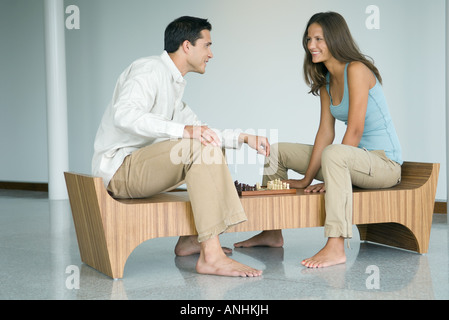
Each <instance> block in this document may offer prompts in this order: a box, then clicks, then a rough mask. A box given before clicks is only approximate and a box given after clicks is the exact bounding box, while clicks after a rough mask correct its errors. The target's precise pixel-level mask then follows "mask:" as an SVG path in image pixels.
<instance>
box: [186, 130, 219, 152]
mask: <svg viewBox="0 0 449 320" xmlns="http://www.w3.org/2000/svg"><path fill="white" fill-rule="evenodd" d="M183 138H185V139H197V140H199V141H200V142H201V143H202V144H203V145H205V146H207V145H210V144H211V145H213V146H215V147H219V146H221V141H220V138H219V137H218V136H217V134H216V133H215V132H214V131H213V130H212V129H210V128H209V127H208V126H185V127H184V134H183Z"/></svg>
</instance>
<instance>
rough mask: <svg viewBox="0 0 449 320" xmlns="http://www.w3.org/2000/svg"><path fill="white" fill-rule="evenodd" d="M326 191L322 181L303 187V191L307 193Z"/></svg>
mask: <svg viewBox="0 0 449 320" xmlns="http://www.w3.org/2000/svg"><path fill="white" fill-rule="evenodd" d="M325 191H326V186H325V185H324V183H318V184H314V185H312V186H308V187H307V188H305V189H304V192H307V193H310V192H312V193H316V192H325Z"/></svg>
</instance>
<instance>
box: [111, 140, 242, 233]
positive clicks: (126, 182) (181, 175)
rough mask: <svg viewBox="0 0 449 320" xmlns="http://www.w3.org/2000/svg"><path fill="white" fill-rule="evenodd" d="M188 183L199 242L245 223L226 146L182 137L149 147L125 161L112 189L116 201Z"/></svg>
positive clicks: (113, 180) (113, 181)
mask: <svg viewBox="0 0 449 320" xmlns="http://www.w3.org/2000/svg"><path fill="white" fill-rule="evenodd" d="M183 183H185V184H186V185H187V191H188V193H189V198H190V202H191V205H192V210H193V215H194V220H195V226H196V229H197V232H198V241H200V242H202V241H205V240H208V239H210V238H212V237H214V236H217V235H219V234H220V233H222V232H224V231H226V229H227V228H229V227H230V226H232V225H235V224H238V223H241V222H243V221H246V215H245V213H244V211H243V207H242V205H241V202H240V199H239V197H238V195H237V192H236V190H235V186H234V182H233V181H232V177H231V174H230V172H229V169H228V167H227V164H226V160H225V157H224V155H223V151H222V149H221V148H216V147H204V146H203V145H202V144H201V143H200V142H199V141H197V140H191V139H182V140H176V141H164V142H160V143H156V144H154V145H150V146H147V147H144V148H142V149H140V150H137V151H135V152H134V153H132V154H131V155H129V156H128V157H126V158H125V160H124V162H123V164H122V166H121V167H120V168H119V169H118V170H117V172H116V173H115V175H114V177H113V178H112V180H111V182H110V183H109V186H108V191H110V192H111V193H112V195H113V196H114V197H116V198H145V197H149V196H152V195H155V194H157V193H160V192H164V191H168V190H170V189H174V188H176V187H177V186H179V185H181V184H183Z"/></svg>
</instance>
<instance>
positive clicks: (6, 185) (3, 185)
mask: <svg viewBox="0 0 449 320" xmlns="http://www.w3.org/2000/svg"><path fill="white" fill-rule="evenodd" d="M2 189H3V190H23V191H41V192H48V183H33V182H8V181H0V190H2ZM433 212H434V213H441V214H447V202H444V201H436V202H435V209H434V211H433Z"/></svg>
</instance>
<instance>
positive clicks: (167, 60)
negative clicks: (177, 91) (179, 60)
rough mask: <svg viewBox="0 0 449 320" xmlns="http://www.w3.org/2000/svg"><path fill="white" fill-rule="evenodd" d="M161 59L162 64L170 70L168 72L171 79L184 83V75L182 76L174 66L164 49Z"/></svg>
mask: <svg viewBox="0 0 449 320" xmlns="http://www.w3.org/2000/svg"><path fill="white" fill-rule="evenodd" d="M161 59H162V61H163V62H164V64H165V65H166V66H167V67H168V69H169V70H170V73H171V74H172V76H173V79H174V80H175V81H176V82H178V83H181V84H185V82H186V81H185V79H184V77H183V76H182V74H181V72H180V71H179V69H178V67H176V65H175V63H174V62H173V60H172V59H171V58H170V56H169V55H168V53H167V51H165V50H164V52H162V54H161Z"/></svg>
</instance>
